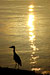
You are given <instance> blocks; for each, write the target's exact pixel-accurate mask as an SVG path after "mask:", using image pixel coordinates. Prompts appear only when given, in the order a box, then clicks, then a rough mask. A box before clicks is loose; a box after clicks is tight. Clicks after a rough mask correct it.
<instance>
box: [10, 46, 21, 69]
mask: <svg viewBox="0 0 50 75" xmlns="http://www.w3.org/2000/svg"><path fill="white" fill-rule="evenodd" d="M9 48H13V54H14V55H13V59H14V61H15V62H16V64H15V68H16V65H17V64H18V69H19V66H22V62H21V59H20V57H19V56H18V54H16V52H15V46H10V47H9Z"/></svg>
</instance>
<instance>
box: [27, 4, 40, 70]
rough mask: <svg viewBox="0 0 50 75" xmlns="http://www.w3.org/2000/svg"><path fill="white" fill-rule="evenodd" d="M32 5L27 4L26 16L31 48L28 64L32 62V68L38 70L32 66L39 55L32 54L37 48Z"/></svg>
mask: <svg viewBox="0 0 50 75" xmlns="http://www.w3.org/2000/svg"><path fill="white" fill-rule="evenodd" d="M33 8H34V6H33V5H30V6H29V16H28V28H29V41H30V47H31V49H32V54H31V59H30V61H31V62H30V64H32V65H33V66H32V70H40V68H34V65H35V64H36V63H37V61H36V60H37V58H39V56H34V55H35V53H36V51H37V50H38V48H37V47H36V46H35V45H34V42H35V34H34V31H35V28H34V20H35V16H34V13H33Z"/></svg>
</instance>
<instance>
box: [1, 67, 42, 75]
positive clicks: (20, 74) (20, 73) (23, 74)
mask: <svg viewBox="0 0 50 75" xmlns="http://www.w3.org/2000/svg"><path fill="white" fill-rule="evenodd" d="M0 74H16V75H27V74H28V75H42V74H38V73H35V71H29V70H21V69H13V68H4V67H3V68H2V67H0Z"/></svg>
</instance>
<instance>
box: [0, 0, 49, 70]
mask: <svg viewBox="0 0 50 75" xmlns="http://www.w3.org/2000/svg"><path fill="white" fill-rule="evenodd" d="M11 45H15V46H16V52H17V53H18V54H19V56H20V57H21V60H22V64H23V66H22V67H21V68H22V69H27V70H36V71H43V70H46V71H47V70H50V1H49V0H45V1H44V0H38V1H37V0H24V1H23V0H0V66H3V67H12V68H15V63H14V61H13V51H12V50H11V49H9V46H11Z"/></svg>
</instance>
